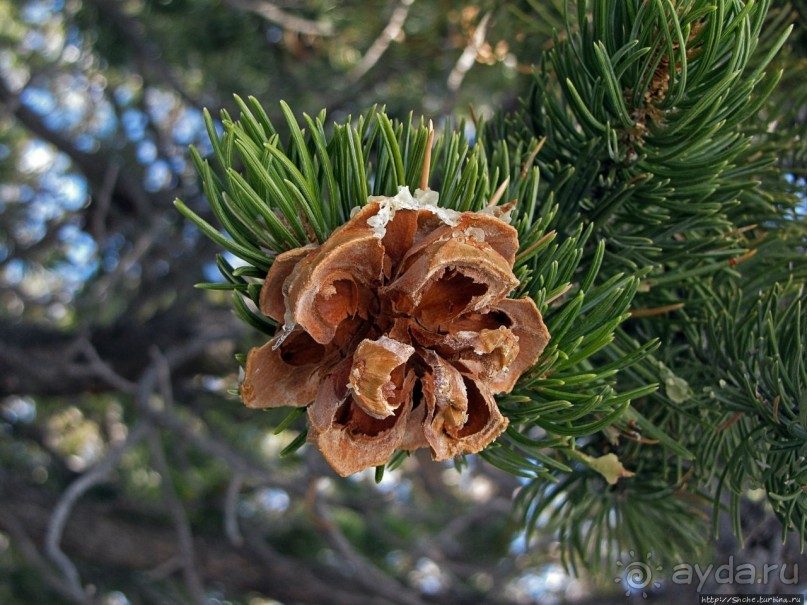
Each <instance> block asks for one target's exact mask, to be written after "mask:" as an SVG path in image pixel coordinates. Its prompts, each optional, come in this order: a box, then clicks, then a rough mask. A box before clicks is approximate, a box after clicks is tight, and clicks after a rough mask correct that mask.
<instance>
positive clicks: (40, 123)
mask: <svg viewBox="0 0 807 605" xmlns="http://www.w3.org/2000/svg"><path fill="white" fill-rule="evenodd" d="M0 102H2V103H3V104H5V106H6V109H5V111H6V112H10V113H11V114H12V115H13V116H14V117H15V118H16V119H17V120H18V121H19V122H20V124H22V125H23V126H24V127H25V128H27V129H28V130H29V131H30V132H31V133H32V134H34V135H35V136H37V137H39V138H40V139H42V140H43V141H46V142H48V143H50V144H51V145H53V146H54V147H56V149H58V150H59V151H61V152H62V153H64V154H66V155H67V156H68V157H69V158H70V159H71V160H72V162H73V164H75V166H76V167H77V168H78V169H79V170H80V171H81V172H82V173H84V176H86V177H87V180H88V181H90V183H91V184H92V185H93V186H94V187H102V186H103V183H104V180H105V177H106V176H107V174H108V173H109V170H110V168H109V166H110V160H109V158H107V157H105V156H104V155H103V154H100V153H87V152H84V151H81V150H79V149H78V148H77V147H76V146H75V145H74V143H73V141H71V140H70V139H69V138H68V137H67V136H65V135H64V134H63V133H61V132H57V131H55V130H51V129H50V128H48V127H47V126H46V125H45V122H44V120H43V119H42V117H41V116H40V115H38V114H37V113H36V112H34V111H33V110H32V109H30V108H29V107H27V106H26V105H25V104H24V103H22V102H21V101H20V97H19V94H18V93H15V92H12V91H11V89H9V88H8V85H7V84H6V82H5V81H4V80H3V78H0ZM113 195H115V196H118V197H119V198H121V199H123V200H125V202H126V203H127V204H128V205H129V206H130V208H128V209H129V210H134V211H136V212H137V213H141V214H146V213H147V211H148V209H149V208H150V207H151V205H152V201H151V198H150V197H149V195H148V194H147V193H146V191H145V190H144V189H143V185H142V183H140V181H139V179H137V178H136V177H135V176H133V175H132V174H130V173H128V172H121V173H120V174H119V175H118V178H117V179H116V180H115V183H114V186H113ZM166 197H167V196H166Z"/></svg>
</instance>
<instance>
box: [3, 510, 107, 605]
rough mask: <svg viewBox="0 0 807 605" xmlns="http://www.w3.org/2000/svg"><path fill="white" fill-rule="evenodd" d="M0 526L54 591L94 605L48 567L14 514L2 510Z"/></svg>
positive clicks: (84, 603) (88, 598)
mask: <svg viewBox="0 0 807 605" xmlns="http://www.w3.org/2000/svg"><path fill="white" fill-rule="evenodd" d="M0 526H1V527H4V528H5V530H6V531H7V532H8V533H9V535H10V536H11V539H12V540H13V541H14V544H15V546H16V547H17V548H18V549H19V551H20V552H21V553H22V556H23V557H24V558H25V560H26V561H27V562H28V564H29V565H31V567H33V568H34V569H36V571H37V573H38V574H39V577H40V578H41V579H42V580H44V581H45V583H46V584H47V585H48V586H50V587H51V588H52V589H53V590H55V591H56V592H58V593H59V594H61V595H62V596H64V597H66V598H68V599H70V600H71V601H74V602H76V603H79V604H80V605H92V603H93V600H92V599H91V598H90V597H89V596H87V593H86V592H84V590H83V589H80V590H79V591H78V592H76V590H75V587H74V586H73V585H71V584H70V583H68V582H65V581H64V580H63V579H62V578H61V577H59V575H58V574H56V573H54V571H53V569H52V568H51V567H50V565H48V563H47V561H45V560H44V559H43V558H42V556H41V555H40V554H39V551H38V550H37V548H36V544H34V541H33V540H31V538H30V537H29V536H28V534H27V533H26V532H25V530H24V529H23V525H22V523H20V521H19V519H17V518H16V517H15V516H14V515H13V514H11V513H9V512H7V511H4V510H2V509H0Z"/></svg>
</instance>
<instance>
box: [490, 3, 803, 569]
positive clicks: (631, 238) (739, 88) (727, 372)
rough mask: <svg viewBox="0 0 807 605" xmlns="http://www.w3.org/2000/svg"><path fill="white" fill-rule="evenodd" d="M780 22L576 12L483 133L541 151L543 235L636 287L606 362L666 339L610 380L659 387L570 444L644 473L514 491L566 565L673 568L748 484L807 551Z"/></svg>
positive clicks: (756, 17) (614, 9) (682, 9)
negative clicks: (548, 232)
mask: <svg viewBox="0 0 807 605" xmlns="http://www.w3.org/2000/svg"><path fill="white" fill-rule="evenodd" d="M769 7H770V3H769V2H756V3H742V2H735V1H723V0H721V1H718V2H705V1H697V0H694V1H689V2H679V3H672V2H663V1H657V2H626V3H618V4H613V3H606V2H604V1H590V2H583V1H581V2H577V3H574V4H573V3H567V19H566V28H565V31H564V32H558V33H557V34H556V36H555V39H554V44H553V45H552V47H551V48H550V49H548V50H547V51H546V52H545V53H544V54H543V56H542V60H541V62H540V63H539V65H538V67H537V68H536V73H535V83H534V85H533V88H532V92H531V93H530V95H529V97H528V98H527V99H526V100H525V103H524V106H523V108H522V109H521V110H520V111H519V112H517V113H516V114H515V115H504V114H503V115H501V116H499V117H498V118H497V119H495V120H493V121H492V122H491V123H490V124H489V125H488V127H487V129H486V139H485V144H486V145H487V147H488V149H499V148H501V147H502V146H508V147H510V148H511V149H512V148H524V147H529V146H530V145H534V144H535V140H536V139H541V141H542V146H541V151H540V153H539V154H538V156H537V158H536V164H537V166H538V167H539V169H540V172H541V185H540V188H539V190H538V197H539V198H541V199H552V200H553V201H554V202H555V203H556V204H557V211H556V212H554V213H553V214H552V219H551V221H550V223H549V225H548V228H553V229H555V230H557V231H558V232H559V233H570V232H575V231H576V230H579V229H581V225H582V226H585V227H587V228H588V229H591V230H592V232H591V233H592V234H591V239H590V241H591V243H590V244H589V245H588V246H587V247H586V248H585V249H584V251H583V256H584V260H583V263H582V266H588V265H589V264H597V263H599V262H602V265H603V267H602V271H603V272H604V273H605V274H606V275H607V276H621V275H622V273H623V272H624V273H627V274H628V275H630V276H633V277H636V278H638V279H640V280H641V282H640V285H639V288H638V291H637V292H636V295H635V298H634V300H633V303H632V306H631V308H632V310H633V314H634V318H633V319H631V320H629V321H627V322H625V323H624V324H623V325H622V326H621V327H619V328H617V332H616V337H615V339H614V340H613V342H611V343H610V344H609V345H607V346H606V347H605V348H604V349H603V350H602V355H601V356H600V357H595V359H596V360H597V363H598V364H602V363H607V361H606V360H611V361H612V362H614V363H619V361H620V360H622V359H624V358H625V356H627V355H630V354H633V353H635V352H636V351H638V350H639V349H638V348H639V346H640V344H641V343H643V342H644V343H646V342H653V341H656V339H657V342H659V343H660V348H659V349H658V351H657V352H656V353H655V354H654V355H652V356H645V357H644V358H642V359H640V360H637V362H636V363H635V364H633V365H632V366H630V367H626V368H622V371H621V372H620V373H619V377H618V385H619V387H620V390H621V392H627V393H631V392H632V389H641V388H643V387H646V385H648V384H649V383H653V382H658V383H659V384H660V385H661V388H660V389H659V390H658V391H656V392H653V393H649V392H647V391H645V392H643V393H641V394H640V395H637V396H634V398H635V399H636V403H635V406H634V409H632V410H631V413H630V414H628V415H626V416H624V417H623V420H621V421H619V422H617V423H616V424H615V425H614V426H613V427H612V428H611V429H610V430H606V431H604V432H602V433H599V434H597V435H594V436H593V437H592V438H591V439H589V440H587V441H585V442H583V441H581V442H579V444H578V445H579V446H580V447H581V449H582V450H583V451H587V452H588V453H589V454H591V455H601V454H604V453H605V452H616V453H617V455H618V456H619V459H620V460H621V461H622V462H623V464H624V465H625V466H626V467H627V468H629V469H631V470H633V471H635V472H636V476H635V477H634V478H631V479H624V480H620V482H619V484H618V485H617V486H613V487H612V486H606V485H604V483H603V481H602V477H598V476H597V473H596V472H593V471H592V470H591V469H590V468H581V467H579V465H578V468H576V469H573V470H572V472H571V473H569V472H568V471H567V470H566V469H564V468H562V467H561V465H559V464H558V463H557V462H556V464H555V465H554V466H553V471H552V472H553V474H554V475H556V476H557V477H558V478H559V481H560V482H559V483H558V484H557V485H556V486H555V487H553V488H550V489H549V490H547V489H546V486H545V484H544V482H542V481H541V480H533V481H531V482H530V483H529V484H528V485H527V487H526V488H525V489H524V490H523V491H522V493H521V495H520V508H521V510H522V513H523V515H524V521H525V523H526V525H527V527H528V528H534V527H536V526H541V527H545V526H548V527H554V528H557V530H558V532H559V535H560V538H561V542H562V545H563V548H564V553H565V557H566V560H567V562H568V563H569V564H570V565H572V566H573V567H576V566H577V565H578V564H579V563H580V562H585V563H586V564H587V565H588V566H593V567H595V568H603V567H604V566H606V565H610V564H612V563H613V558H614V557H615V556H616V555H617V553H619V552H620V549H622V550H627V549H630V548H632V549H634V550H635V551H636V552H650V551H652V552H654V553H656V555H657V556H662V557H669V558H670V559H671V560H674V559H675V557H677V556H681V555H682V554H685V553H686V551H687V550H691V549H692V548H693V547H695V546H696V545H697V544H699V543H701V542H702V541H703V534H704V532H703V530H702V521H701V520H700V519H699V514H702V509H703V505H704V503H705V502H709V501H711V502H713V503H714V506H715V507H719V506H720V503H721V494H722V493H723V492H724V491H725V490H726V489H728V490H729V491H730V492H731V493H732V498H731V500H732V504H731V512H732V513H733V515H734V524H735V529H736V531H738V532H739V504H738V502H739V498H740V497H741V496H742V494H743V493H744V491H745V490H746V489H748V488H749V486H751V487H754V486H764V488H765V489H766V491H767V493H768V496H769V499H770V501H771V503H772V505H773V506H774V509H775V510H776V511H777V515H778V516H779V518H780V519H781V520H782V522H783V531H785V532H787V531H788V530H792V529H796V530H798V531H799V532H800V533H801V535H802V540H803V539H804V538H803V536H804V528H805V526H804V507H805V506H807V491H806V490H805V487H804V486H805V481H804V477H803V475H802V473H803V470H802V469H803V468H804V457H805V454H807V440H805V434H804V431H803V424H799V423H800V422H802V423H803V419H802V420H798V419H797V416H798V414H799V413H801V415H802V416H803V411H801V412H799V410H800V408H799V404H798V403H797V402H799V401H801V402H802V405H801V408H803V407H804V406H803V401H804V399H803V397H804V395H803V393H802V389H803V387H802V386H801V382H803V372H804V370H803V363H804V362H803V358H804V354H803V351H802V348H803V343H804V341H805V335H804V332H803V327H802V326H803V319H799V317H800V316H802V311H801V309H802V307H803V305H804V291H803V284H804V279H805V271H807V262H805V257H804V250H805V243H807V226H806V225H805V221H804V219H803V217H801V216H799V215H798V214H797V213H795V212H794V209H795V208H797V207H798V205H799V204H803V197H801V198H800V197H797V196H794V193H796V192H797V191H798V190H800V191H801V193H802V195H803V187H802V186H799V185H798V184H796V186H795V187H794V186H793V185H791V184H790V183H791V182H792V181H793V179H790V181H788V180H787V179H786V178H785V176H786V175H785V174H783V171H790V170H791V169H790V166H794V165H795V164H796V162H794V161H793V159H792V158H793V157H794V156H793V155H791V154H786V155H785V156H784V157H777V154H778V153H779V151H778V150H779V149H781V148H784V149H788V150H793V151H792V152H791V153H795V154H798V153H799V151H797V149H798V143H796V142H795V141H797V140H798V135H797V134H796V133H795V132H790V131H788V130H787V129H778V128H771V127H769V126H768V124H772V123H775V122H776V120H777V119H779V116H780V115H782V116H783V117H784V116H788V117H787V119H788V120H790V122H791V123H794V124H798V126H797V127H798V128H803V125H802V122H803V120H798V119H796V118H795V116H794V114H793V111H794V110H795V108H796V107H802V108H803V102H802V101H800V100H799V99H801V97H797V98H796V99H793V100H792V102H791V99H788V101H787V102H785V103H784V104H781V103H780V102H779V98H778V97H774V99H775V100H773V101H771V100H769V99H771V94H772V92H773V91H774V89H775V86H776V84H777V83H778V82H779V81H780V79H781V78H782V75H783V72H782V70H781V69H778V68H771V67H770V66H771V62H772V61H773V60H774V58H775V57H776V56H777V53H778V52H779V51H780V49H781V47H782V45H783V44H784V42H785V40H786V39H787V36H788V34H789V32H790V28H788V27H787V25H786V20H787V15H788V12H787V11H786V10H784V11H772V12H771V14H770V16H769V15H768V11H769ZM766 19H768V21H766ZM785 81H786V82H788V88H791V89H792V88H796V89H797V90H798V91H799V94H803V92H804V87H803V84H801V86H799V84H796V83H795V81H794V80H793V77H792V76H790V77H789V78H788V77H787V76H786V77H785ZM786 94H787V93H786ZM777 164H778V166H777ZM798 170H799V169H798V168H793V169H792V172H791V174H794V173H795V174H798ZM598 259H599V260H598ZM743 300H759V303H758V304H756V305H754V304H749V303H743V302H742V301H743ZM553 335H554V332H553ZM645 346H647V345H645ZM623 365H624V364H623ZM595 367H597V369H600V370H601V366H599V367H598V366H595ZM605 367H606V368H608V367H609V366H608V365H605ZM785 376H786V377H787V378H784V377H785ZM549 377H550V378H555V375H554V374H551V375H550V376H549ZM800 381H801V382H800ZM800 397H801V399H799V398H800ZM774 401H776V402H777V406H783V407H782V408H781V410H782V411H781V413H782V414H783V416H782V417H780V418H778V420H777V421H774V420H773V418H772V414H773V412H772V407H773V403H772V402H774ZM575 403H576V402H575ZM572 409H574V408H572ZM784 410H789V415H785V414H787V413H786V412H785V411H784ZM785 418H787V419H788V420H785ZM553 434H554V432H553ZM661 446H663V447H661ZM769 458H773V459H774V460H770V461H769ZM714 469H721V471H720V472H718V473H717V475H718V476H715V474H714V473H715V471H714ZM687 494H689V497H686V495H687ZM704 496H705V497H706V500H704ZM650 501H652V505H651V504H650V503H649V502H650ZM698 511H700V513H699V512H698ZM715 513H717V510H716V511H715ZM716 516H717V515H716V514H715V519H716ZM584 520H585V521H584ZM589 522H590V523H591V524H592V525H591V526H590V527H589V526H587V525H586V523H589ZM715 523H716V520H715ZM582 527H585V528H586V529H585V530H582V529H581V528H582ZM660 527H663V528H664V530H663V531H659V528H660ZM581 532H582V533H581ZM603 541H604V542H603ZM603 543H605V544H607V545H608V546H606V547H603V546H602V544H603Z"/></svg>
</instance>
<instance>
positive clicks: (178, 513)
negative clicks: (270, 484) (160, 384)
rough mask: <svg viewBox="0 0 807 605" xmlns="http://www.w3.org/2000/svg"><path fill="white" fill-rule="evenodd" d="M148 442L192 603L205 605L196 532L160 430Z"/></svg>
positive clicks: (151, 434)
mask: <svg viewBox="0 0 807 605" xmlns="http://www.w3.org/2000/svg"><path fill="white" fill-rule="evenodd" d="M166 397H167V395H166V394H163V398H166ZM148 440H149V450H150V451H151V462H152V464H153V465H154V468H155V469H156V470H157V472H158V473H160V475H162V479H163V480H162V482H161V485H162V488H163V498H164V499H165V503H166V506H167V507H168V512H169V514H170V515H171V518H172V519H173V521H174V527H175V528H176V531H177V541H178V546H179V552H180V556H181V558H182V578H183V580H184V581H185V586H186V587H187V589H188V592H190V594H191V597H192V598H193V600H194V601H195V602H196V603H198V605H205V604H206V603H207V598H206V597H205V589H204V585H203V584H202V580H201V579H200V578H199V574H198V572H197V570H196V556H195V553H194V549H193V532H192V531H191V526H190V523H189V522H188V516H187V515H186V514H185V508H184V507H183V506H182V502H180V500H179V496H177V492H176V489H175V488H174V483H173V481H171V470H170V469H169V468H168V462H167V461H166V459H165V451H164V450H163V445H162V442H161V441H160V433H159V431H156V430H155V431H151V432H149V436H148Z"/></svg>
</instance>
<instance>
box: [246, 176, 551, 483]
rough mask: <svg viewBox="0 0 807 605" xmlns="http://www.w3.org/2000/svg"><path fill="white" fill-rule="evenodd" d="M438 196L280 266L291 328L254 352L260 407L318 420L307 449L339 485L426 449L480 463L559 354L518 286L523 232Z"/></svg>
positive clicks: (359, 222) (402, 197) (253, 401)
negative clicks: (544, 358)
mask: <svg viewBox="0 0 807 605" xmlns="http://www.w3.org/2000/svg"><path fill="white" fill-rule="evenodd" d="M436 201H437V195H436V193H435V192H432V191H427V192H422V191H417V192H416V194H415V196H414V197H413V196H412V195H411V194H410V193H409V190H408V189H407V188H401V190H400V191H399V193H398V194H397V195H396V196H394V197H384V198H379V197H373V198H370V200H369V201H368V203H367V205H365V206H364V207H362V208H360V209H359V210H358V211H356V212H354V214H353V216H352V217H351V218H350V220H349V221H348V222H347V223H346V224H344V225H343V226H341V227H340V228H338V229H337V230H336V231H334V232H333V234H332V235H331V236H330V237H329V238H328V239H327V240H326V241H325V242H324V243H323V244H322V245H320V246H317V247H306V248H298V249H295V250H290V251H288V252H285V253H283V254H280V255H278V257H277V258H276V259H275V262H274V264H273V265H272V267H271V269H270V270H269V274H268V275H267V277H266V280H265V282H264V286H263V290H262V292H261V298H260V302H261V310H262V312H263V313H265V314H266V315H267V316H269V317H271V318H273V319H275V320H276V321H277V322H278V323H279V324H281V328H280V329H279V330H278V333H277V335H276V336H275V337H274V338H273V339H272V340H271V341H269V342H268V343H267V344H266V345H264V346H263V347H260V348H256V349H253V350H252V351H250V354H249V357H248V359H247V367H246V375H245V378H244V382H243V385H242V387H241V393H242V397H243V400H244V403H245V404H246V405H247V406H249V407H255V408H263V407H280V406H298V407H301V406H309V407H308V421H309V439H310V441H312V442H313V443H315V444H316V445H317V447H319V449H320V451H321V452H322V454H323V455H324V456H325V458H326V459H327V460H328V462H329V463H330V465H331V466H332V467H333V468H334V470H336V472H337V473H339V474H340V475H343V476H347V475H351V474H353V473H355V472H358V471H360V470H362V469H365V468H367V467H370V466H378V465H381V464H384V463H385V462H387V460H389V458H390V456H391V455H392V454H393V452H394V451H395V450H396V449H403V450H410V451H411V450H415V449H418V448H421V447H428V448H430V450H431V453H432V456H433V458H434V459H435V460H447V459H449V458H452V457H454V456H458V455H461V454H468V453H475V452H478V451H480V450H482V449H483V448H484V447H486V446H487V445H488V444H489V443H490V442H491V441H493V440H494V439H495V438H496V437H498V436H499V435H500V434H501V433H502V431H504V429H505V428H506V427H507V419H506V418H505V417H504V416H502V414H501V412H500V411H499V409H498V406H497V405H496V401H495V399H494V395H496V394H498V393H508V392H510V391H511V390H512V389H513V387H514V386H515V384H516V381H517V380H518V379H519V377H520V376H521V375H522V373H523V372H525V371H526V370H528V369H529V368H530V367H532V366H533V365H534V364H535V362H536V361H537V360H538V358H539V356H540V355H541V352H542V351H543V349H544V347H545V346H546V344H547V342H548V340H549V333H548V331H547V329H546V326H545V325H544V323H543V320H542V318H541V314H540V312H539V311H538V309H537V307H536V306H535V303H534V302H533V301H532V300H531V299H528V298H525V299H520V300H513V299H508V298H506V296H507V294H508V293H509V292H510V291H511V290H512V289H513V288H514V287H515V286H516V285H517V284H518V280H517V279H516V277H515V275H514V274H513V270H512V267H513V263H514V261H515V254H516V251H517V250H518V235H517V232H516V230H515V229H514V228H513V227H511V226H510V225H509V224H507V223H506V222H505V221H504V220H502V219H501V218H499V217H498V216H496V214H495V213H476V212H463V213H459V212H455V211H452V210H448V209H446V208H439V207H438V206H437V205H436Z"/></svg>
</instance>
